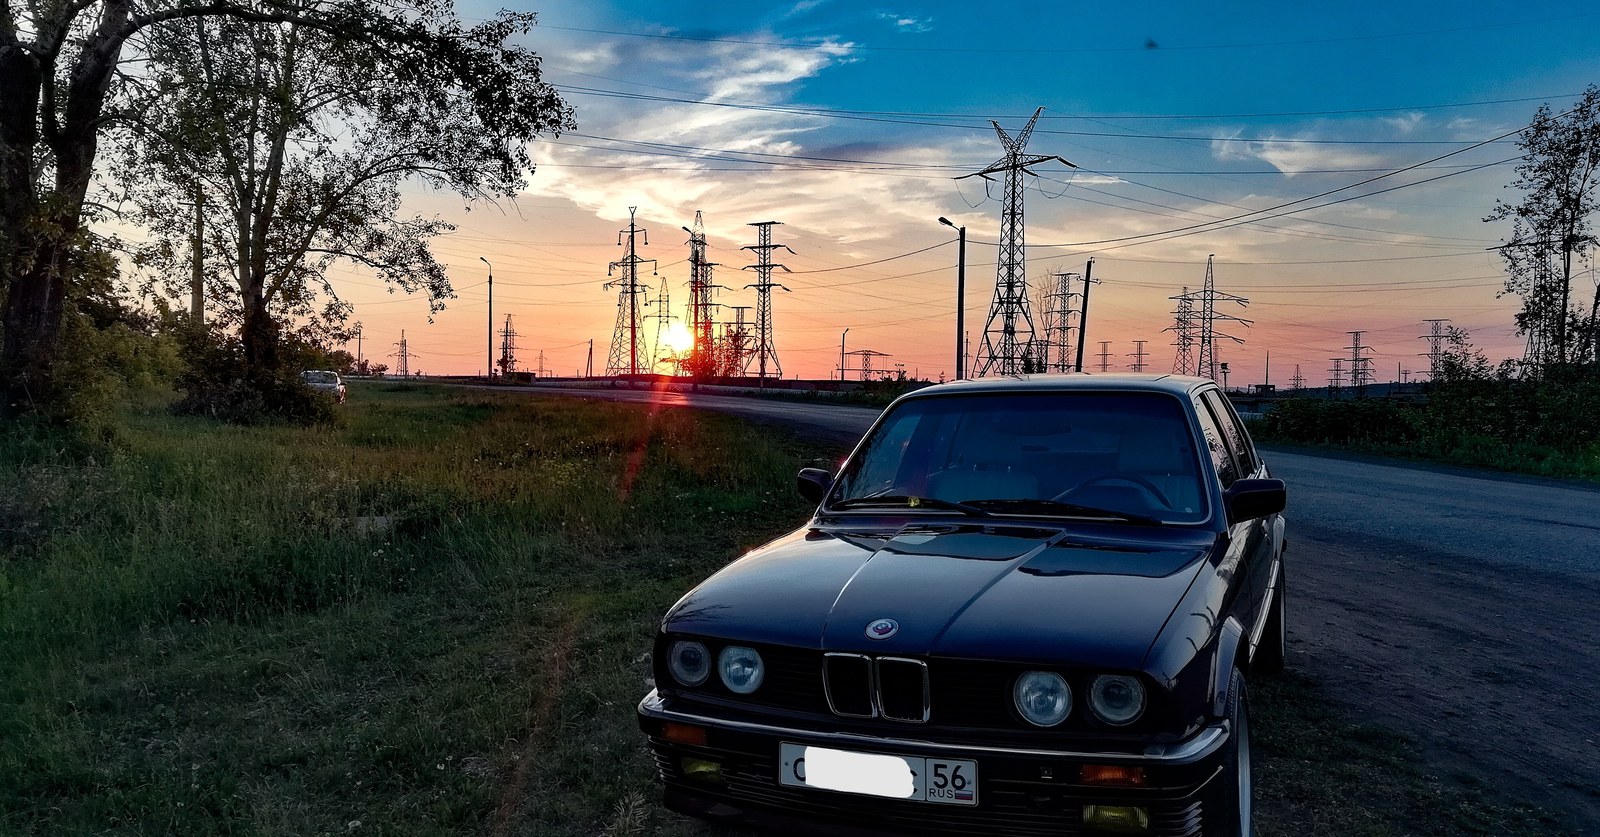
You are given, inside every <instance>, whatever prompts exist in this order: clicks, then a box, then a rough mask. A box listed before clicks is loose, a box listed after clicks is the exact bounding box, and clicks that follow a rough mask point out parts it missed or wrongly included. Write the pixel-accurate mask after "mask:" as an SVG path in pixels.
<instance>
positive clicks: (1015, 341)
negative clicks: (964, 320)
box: [957, 108, 1077, 377]
mask: <svg viewBox="0 0 1600 837" xmlns="http://www.w3.org/2000/svg"><path fill="white" fill-rule="evenodd" d="M1043 112H1044V108H1039V109H1038V110H1036V111H1034V112H1033V118H1032V119H1029V120H1028V124H1027V126H1026V127H1024V128H1023V129H1022V131H1021V133H1019V134H1017V136H1016V137H1015V138H1013V137H1012V136H1011V135H1010V134H1007V133H1006V132H1005V129H1004V128H1001V127H1000V123H998V122H990V123H989V124H991V125H993V126H994V131H995V133H996V134H998V135H999V136H1000V143H1001V145H1002V146H1004V148H1005V156H1003V157H1001V158H1000V159H999V160H996V161H995V162H993V163H991V164H989V166H988V167H986V168H984V169H983V170H982V171H977V172H974V173H972V174H967V175H962V178H965V177H981V178H983V180H984V181H985V182H986V183H993V182H994V178H993V177H991V176H990V175H996V174H1002V173H1003V174H1004V177H1005V191H1004V198H1003V202H1002V204H1001V210H1000V252H999V254H998V255H999V258H998V259H997V260H996V267H995V283H994V301H993V302H992V303H990V306H989V318H988V321H987V323H986V324H985V325H984V329H983V343H982V346H981V347H980V348H979V349H978V375H979V376H980V377H981V376H983V375H990V374H994V375H1018V374H1021V373H1022V371H1023V369H1022V361H1023V355H1024V353H1025V352H1026V351H1027V350H1028V348H1029V344H1030V343H1032V342H1033V316H1032V315H1031V314H1030V313H1029V312H1028V272H1027V271H1028V261H1027V252H1026V251H1027V246H1026V244H1025V241H1024V238H1025V236H1024V232H1023V229H1024V227H1023V220H1022V210H1023V192H1024V189H1023V182H1022V176H1023V175H1024V174H1029V175H1032V174H1035V172H1033V171H1032V170H1031V169H1030V168H1029V167H1030V166H1035V165H1038V164H1040V163H1046V162H1051V161H1056V160H1059V161H1060V162H1062V163H1066V165H1067V166H1069V167H1071V168H1077V166H1075V165H1073V164H1072V163H1070V162H1068V161H1067V160H1066V158H1064V157H1057V156H1055V155H1053V154H1047V155H1040V154H1024V153H1023V149H1024V148H1026V147H1027V145H1028V139H1029V137H1031V136H1033V128H1034V125H1036V124H1037V123H1038V122H1039V114H1041V113H1043ZM957 179H958V180H959V179H961V178H957Z"/></svg>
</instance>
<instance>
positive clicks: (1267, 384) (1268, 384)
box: [1261, 349, 1272, 392]
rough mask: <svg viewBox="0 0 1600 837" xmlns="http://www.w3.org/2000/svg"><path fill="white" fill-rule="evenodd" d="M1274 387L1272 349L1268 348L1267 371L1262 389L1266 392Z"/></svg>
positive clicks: (1262, 382)
mask: <svg viewBox="0 0 1600 837" xmlns="http://www.w3.org/2000/svg"><path fill="white" fill-rule="evenodd" d="M1271 388H1272V350H1271V349H1268V350H1267V373H1266V375H1265V376H1264V378H1263V379H1262V381H1261V391H1262V392H1266V391H1267V390H1269V389H1271Z"/></svg>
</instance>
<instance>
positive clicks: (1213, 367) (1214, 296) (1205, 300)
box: [1195, 256, 1251, 381]
mask: <svg viewBox="0 0 1600 837" xmlns="http://www.w3.org/2000/svg"><path fill="white" fill-rule="evenodd" d="M1215 259H1216V256H1207V257H1206V281H1205V285H1203V286H1202V287H1201V289H1200V299H1199V303H1200V358H1199V360H1198V361H1197V362H1196V363H1195V372H1196V374H1198V375H1201V376H1203V377H1206V378H1210V379H1211V380H1213V381H1215V380H1216V379H1217V362H1218V361H1219V360H1220V358H1218V357H1217V338H1222V339H1224V340H1232V341H1233V342H1235V343H1243V342H1244V340H1242V339H1240V338H1238V337H1234V336H1233V335H1231V334H1227V333H1224V332H1221V331H1217V321H1218V320H1222V321H1224V322H1234V323H1239V324H1240V325H1243V326H1244V327H1245V328H1249V327H1250V322H1251V321H1250V320H1246V319H1244V318H1242V317H1235V316H1233V315H1232V314H1220V313H1218V312H1217V303H1218V302H1233V303H1237V304H1238V305H1239V307H1240V308H1243V307H1245V306H1247V305H1249V304H1250V300H1248V299H1245V298H1244V297H1242V296H1235V295H1233V294H1228V293H1222V292H1221V291H1218V290H1217V285H1216V277H1215V274H1214V273H1213V264H1212V263H1213V262H1214V261H1215Z"/></svg>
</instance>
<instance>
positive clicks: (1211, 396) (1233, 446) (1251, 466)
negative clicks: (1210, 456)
mask: <svg viewBox="0 0 1600 837" xmlns="http://www.w3.org/2000/svg"><path fill="white" fill-rule="evenodd" d="M1201 399H1202V400H1203V401H1205V403H1206V406H1207V407H1208V408H1209V409H1210V410H1211V414H1212V415H1213V416H1214V417H1215V418H1216V422H1217V425H1218V426H1219V427H1220V428H1221V430H1222V436H1223V441H1224V442H1225V444H1226V445H1227V447H1228V452H1229V453H1230V454H1232V455H1233V457H1234V461H1235V462H1236V463H1238V465H1239V477H1240V479H1253V478H1260V477H1265V476H1266V467H1265V466H1264V465H1263V464H1262V463H1261V460H1260V458H1259V457H1257V456H1256V452H1255V447H1254V445H1252V444H1251V442H1250V434H1249V433H1247V432H1246V431H1245V429H1244V423H1243V422H1242V421H1240V419H1239V414H1238V413H1237V412H1236V411H1234V409H1233V405H1232V404H1230V403H1228V400H1227V399H1226V398H1225V397H1223V395H1222V393H1221V391H1219V390H1215V389H1212V390H1207V391H1206V392H1205V393H1204V394H1203V395H1202V396H1201ZM1272 526H1273V519H1272V517H1270V516H1269V517H1264V518H1257V519H1255V520H1246V521H1242V522H1240V523H1237V524H1234V525H1233V526H1232V527H1230V532H1229V536H1230V538H1237V539H1238V541H1239V542H1240V546H1241V547H1242V548H1243V550H1244V553H1245V554H1244V556H1243V562H1244V564H1245V569H1244V572H1245V574H1246V575H1247V576H1248V577H1249V590H1250V593H1249V596H1250V598H1249V608H1248V611H1247V612H1248V613H1249V615H1250V618H1249V621H1246V622H1245V628H1247V629H1249V630H1250V631H1251V634H1250V637H1251V641H1252V644H1253V643H1254V642H1255V640H1257V639H1258V638H1259V637H1258V636H1257V634H1256V630H1257V629H1258V628H1260V626H1261V625H1262V624H1263V623H1264V617H1265V615H1266V612H1267V604H1268V603H1269V602H1270V600H1271V598H1270V597H1271V595H1272V588H1273V585H1274V581H1275V579H1274V578H1273V562H1274V560H1275V559H1276V555H1275V554H1274V552H1275V550H1274V546H1273V544H1274V539H1273V531H1272Z"/></svg>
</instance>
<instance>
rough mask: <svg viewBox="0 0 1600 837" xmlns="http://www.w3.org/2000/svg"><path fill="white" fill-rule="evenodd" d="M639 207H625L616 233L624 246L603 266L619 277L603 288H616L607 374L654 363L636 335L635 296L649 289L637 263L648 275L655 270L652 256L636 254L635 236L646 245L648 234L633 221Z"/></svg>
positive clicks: (637, 303)
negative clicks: (621, 226)
mask: <svg viewBox="0 0 1600 837" xmlns="http://www.w3.org/2000/svg"><path fill="white" fill-rule="evenodd" d="M638 211H639V207H637V206H630V207H628V228H627V229H625V230H622V231H621V232H619V233H618V234H617V245H618V246H626V247H627V248H628V249H627V251H626V252H625V253H624V254H623V256H622V258H621V259H620V260H618V261H614V262H612V263H611V264H610V266H609V267H607V268H606V275H607V276H614V275H616V274H617V271H618V270H621V272H622V275H621V277H620V278H618V279H615V280H613V281H610V282H607V283H606V284H605V288H606V290H610V289H612V288H617V324H616V327H615V328H614V329H612V332H611V354H610V356H608V357H607V358H606V374H607V375H637V374H639V370H640V369H641V368H643V369H645V370H647V371H648V370H649V369H650V368H652V367H653V366H654V365H655V364H654V363H651V362H649V361H647V360H646V355H645V351H644V348H645V347H644V342H643V341H642V340H640V339H639V331H640V328H639V326H640V324H641V320H642V319H643V318H642V317H641V315H640V313H639V309H640V308H641V307H643V304H644V303H641V301H640V299H639V296H640V295H641V294H648V293H650V286H649V285H645V284H643V283H641V282H640V281H639V265H642V264H648V265H650V273H651V275H654V274H655V272H656V271H655V265H656V260H655V259H641V258H639V250H638V239H641V238H642V239H643V240H644V244H645V245H646V246H649V244H650V236H649V235H648V234H647V233H646V232H645V230H644V228H643V227H641V226H639V225H638V224H637V223H635V222H634V214H635V213H637V212H638Z"/></svg>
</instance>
